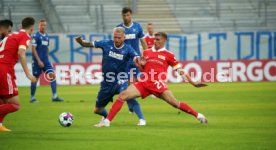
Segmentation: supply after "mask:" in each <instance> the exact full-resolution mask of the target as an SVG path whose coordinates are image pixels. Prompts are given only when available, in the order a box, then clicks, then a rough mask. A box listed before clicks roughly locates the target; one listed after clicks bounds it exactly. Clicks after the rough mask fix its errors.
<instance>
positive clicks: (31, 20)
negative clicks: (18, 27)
mask: <svg viewBox="0 0 276 150" xmlns="http://www.w3.org/2000/svg"><path fill="white" fill-rule="evenodd" d="M21 24H22V28H23V29H26V28H29V27H31V26H33V25H34V24H35V19H34V18H33V17H26V18H24V19H23V20H22V22H21Z"/></svg>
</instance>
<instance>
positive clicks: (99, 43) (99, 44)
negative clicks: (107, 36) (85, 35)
mask: <svg viewBox="0 0 276 150" xmlns="http://www.w3.org/2000/svg"><path fill="white" fill-rule="evenodd" d="M108 41H109V40H100V41H93V45H94V47H95V48H101V49H103V48H104V46H105V45H107V43H108Z"/></svg>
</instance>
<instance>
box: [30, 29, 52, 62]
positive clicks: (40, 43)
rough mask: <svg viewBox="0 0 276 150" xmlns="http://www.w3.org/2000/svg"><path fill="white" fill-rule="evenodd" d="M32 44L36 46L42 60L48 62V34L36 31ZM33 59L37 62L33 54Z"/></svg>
mask: <svg viewBox="0 0 276 150" xmlns="http://www.w3.org/2000/svg"><path fill="white" fill-rule="evenodd" d="M32 45H34V46H36V52H37V54H38V56H39V58H40V60H41V61H42V62H48V61H49V58H48V52H47V49H48V46H49V37H48V35H47V34H46V33H45V34H42V33H40V32H37V33H35V34H34V35H33V36H32ZM33 61H34V62H37V61H36V59H35V57H34V56H33Z"/></svg>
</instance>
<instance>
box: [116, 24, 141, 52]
mask: <svg viewBox="0 0 276 150" xmlns="http://www.w3.org/2000/svg"><path fill="white" fill-rule="evenodd" d="M117 27H123V28H124V29H125V35H126V39H125V43H126V44H129V45H131V47H132V48H133V49H134V50H135V51H136V52H137V53H138V54H139V55H141V54H140V48H139V41H140V39H141V38H143V37H144V36H145V35H144V32H143V28H142V26H141V25H140V24H139V23H137V22H132V24H131V25H130V26H129V27H127V26H125V25H124V23H121V24H119V25H118V26H117Z"/></svg>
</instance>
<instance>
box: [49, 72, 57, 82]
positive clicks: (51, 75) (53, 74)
mask: <svg viewBox="0 0 276 150" xmlns="http://www.w3.org/2000/svg"><path fill="white" fill-rule="evenodd" d="M49 77H50V79H52V80H55V79H56V74H55V73H53V72H51V73H49Z"/></svg>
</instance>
